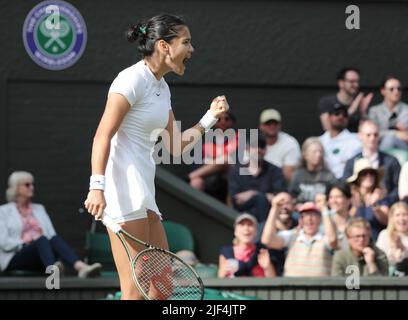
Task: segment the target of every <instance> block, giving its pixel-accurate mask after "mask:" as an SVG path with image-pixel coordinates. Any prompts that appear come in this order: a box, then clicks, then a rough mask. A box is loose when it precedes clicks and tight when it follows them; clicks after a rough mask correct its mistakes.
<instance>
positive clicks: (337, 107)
mask: <svg viewBox="0 0 408 320" xmlns="http://www.w3.org/2000/svg"><path fill="white" fill-rule="evenodd" d="M338 111H345V112H346V114H348V109H347V107H346V106H344V105H342V104H340V103H338V102H336V103H335V104H332V105H331V106H330V108H329V109H328V112H329V113H335V112H338Z"/></svg>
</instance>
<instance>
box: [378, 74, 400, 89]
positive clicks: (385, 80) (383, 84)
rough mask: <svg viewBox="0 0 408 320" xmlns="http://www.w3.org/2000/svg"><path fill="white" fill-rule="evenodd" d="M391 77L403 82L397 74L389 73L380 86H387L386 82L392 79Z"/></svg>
mask: <svg viewBox="0 0 408 320" xmlns="http://www.w3.org/2000/svg"><path fill="white" fill-rule="evenodd" d="M391 79H395V80H398V81H399V82H400V83H401V80H400V79H398V78H397V77H396V76H393V75H388V76H386V77H384V78H383V79H382V81H381V84H380V88H385V84H386V83H387V81H388V80H391Z"/></svg>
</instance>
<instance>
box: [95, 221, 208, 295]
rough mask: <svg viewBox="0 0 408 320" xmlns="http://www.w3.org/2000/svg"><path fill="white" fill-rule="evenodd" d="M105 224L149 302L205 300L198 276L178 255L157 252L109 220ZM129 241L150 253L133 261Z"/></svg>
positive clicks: (138, 286)
mask: <svg viewBox="0 0 408 320" xmlns="http://www.w3.org/2000/svg"><path fill="white" fill-rule="evenodd" d="M102 222H103V224H104V225H105V226H107V227H108V228H109V229H110V230H112V232H113V233H115V234H116V236H117V237H118V238H119V240H120V241H121V243H122V244H123V247H124V248H125V250H126V253H127V256H128V258H129V262H130V268H131V270H132V276H133V281H134V283H135V285H136V287H137V288H138V290H139V291H140V293H141V294H142V295H143V296H144V298H145V299H147V300H202V299H203V297H204V285H203V282H202V280H201V278H200V277H199V276H198V274H197V272H196V271H195V270H194V269H193V268H192V267H191V266H190V265H188V264H187V263H186V262H184V261H183V260H182V259H181V258H179V257H178V256H176V255H175V254H174V253H172V252H170V251H168V250H164V249H160V248H156V247H154V246H152V245H150V244H148V243H146V242H144V241H142V240H139V239H137V238H135V237H134V236H132V235H131V234H129V233H128V232H126V231H125V230H123V229H122V227H121V226H120V225H118V224H117V223H116V222H114V221H113V220H112V219H111V218H110V217H109V216H107V215H105V216H104V217H103V219H102ZM125 237H127V238H129V239H131V240H133V241H135V242H137V243H139V244H140V245H143V246H144V247H145V248H146V249H144V250H142V251H140V252H139V253H138V254H137V255H136V256H135V257H132V255H131V253H130V250H129V247H128V245H127V243H126V240H125Z"/></svg>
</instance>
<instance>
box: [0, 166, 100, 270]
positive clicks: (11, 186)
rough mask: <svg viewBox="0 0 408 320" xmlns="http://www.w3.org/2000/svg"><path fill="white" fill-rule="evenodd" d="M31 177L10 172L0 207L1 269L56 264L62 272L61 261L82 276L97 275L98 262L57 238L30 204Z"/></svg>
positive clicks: (44, 214) (38, 206)
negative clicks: (89, 260) (84, 257)
mask: <svg viewBox="0 0 408 320" xmlns="http://www.w3.org/2000/svg"><path fill="white" fill-rule="evenodd" d="M33 196H34V177H33V176H32V174H31V173H29V172H24V171H17V172H14V173H12V174H11V175H10V177H9V180H8V189H7V192H6V197H7V200H8V201H9V203H7V204H4V205H2V206H0V268H1V270H2V271H12V270H29V271H45V270H46V268H47V267H48V266H51V265H55V266H56V267H58V268H59V269H60V272H61V273H63V263H62V262H61V261H60V260H62V261H63V262H65V263H67V264H68V265H70V266H71V267H73V268H74V269H75V270H76V271H77V272H78V276H79V277H81V278H86V277H92V276H97V275H99V273H100V270H101V268H102V266H101V264H99V263H95V264H92V265H88V264H86V263H84V262H83V261H82V260H80V259H79V258H78V256H77V255H76V254H75V253H74V251H73V250H72V249H71V248H70V247H69V246H68V245H67V244H66V242H65V241H64V240H63V239H62V238H60V237H59V236H58V235H57V234H56V232H55V229H54V226H53V225H52V222H51V220H50V218H49V216H48V214H47V212H46V211H45V208H44V207H43V206H42V205H41V204H38V203H33V202H32V198H33Z"/></svg>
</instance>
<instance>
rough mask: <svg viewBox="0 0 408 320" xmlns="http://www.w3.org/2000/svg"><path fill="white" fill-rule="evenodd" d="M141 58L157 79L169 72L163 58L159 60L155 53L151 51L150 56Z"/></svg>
mask: <svg viewBox="0 0 408 320" xmlns="http://www.w3.org/2000/svg"><path fill="white" fill-rule="evenodd" d="M143 60H144V63H145V64H146V66H147V67H148V68H149V69H150V71H151V72H152V73H153V75H154V76H155V78H156V79H157V80H160V79H161V78H163V76H164V75H165V74H166V73H168V72H169V71H168V70H167V68H166V67H164V63H163V62H164V60H163V61H161V60H162V59H161V58H160V57H159V56H158V55H157V54H155V53H153V55H152V56H151V57H145V58H144V59H143Z"/></svg>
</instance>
